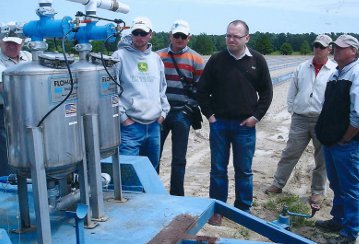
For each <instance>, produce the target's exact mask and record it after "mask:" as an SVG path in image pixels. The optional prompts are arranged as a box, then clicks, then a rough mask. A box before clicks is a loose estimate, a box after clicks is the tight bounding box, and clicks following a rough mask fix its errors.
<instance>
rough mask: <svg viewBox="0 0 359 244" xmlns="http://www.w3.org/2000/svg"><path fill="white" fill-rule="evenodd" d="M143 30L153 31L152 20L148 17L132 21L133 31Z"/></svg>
mask: <svg viewBox="0 0 359 244" xmlns="http://www.w3.org/2000/svg"><path fill="white" fill-rule="evenodd" d="M134 30H143V31H144V32H150V31H151V30H152V23H151V20H150V19H149V18H147V17H137V18H135V19H134V20H133V21H132V26H131V31H134Z"/></svg>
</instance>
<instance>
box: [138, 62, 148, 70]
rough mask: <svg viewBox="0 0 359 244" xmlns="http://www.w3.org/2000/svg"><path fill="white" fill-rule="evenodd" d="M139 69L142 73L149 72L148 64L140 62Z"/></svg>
mask: <svg viewBox="0 0 359 244" xmlns="http://www.w3.org/2000/svg"><path fill="white" fill-rule="evenodd" d="M137 68H138V70H139V71H141V72H146V71H147V70H148V65H147V63H142V62H140V63H138V64H137Z"/></svg>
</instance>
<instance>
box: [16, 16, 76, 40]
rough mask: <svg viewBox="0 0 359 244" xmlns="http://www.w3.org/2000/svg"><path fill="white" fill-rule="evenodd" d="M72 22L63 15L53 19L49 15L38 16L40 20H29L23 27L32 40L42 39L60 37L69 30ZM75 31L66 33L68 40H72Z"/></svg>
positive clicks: (72, 25)
mask: <svg viewBox="0 0 359 244" xmlns="http://www.w3.org/2000/svg"><path fill="white" fill-rule="evenodd" d="M73 27H74V24H73V23H72V22H71V18H70V17H67V16H66V17H63V18H62V19H60V20H55V19H53V18H52V17H51V16H40V20H36V21H30V22H28V23H26V24H25V25H24V27H23V32H24V35H25V36H26V37H30V38H31V40H32V41H43V40H44V38H62V37H63V36H65V34H67V33H68V32H69V31H70V30H72V29H73ZM74 35H75V33H73V32H70V33H69V34H68V35H67V39H68V40H72V39H73V37H74Z"/></svg>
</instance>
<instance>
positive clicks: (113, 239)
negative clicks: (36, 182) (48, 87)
mask: <svg viewBox="0 0 359 244" xmlns="http://www.w3.org/2000/svg"><path fill="white" fill-rule="evenodd" d="M105 161H106V162H103V166H105V168H106V166H109V164H110V162H108V161H109V160H108V159H107V160H105ZM120 162H121V168H122V167H123V166H124V165H130V166H131V167H133V170H135V172H134V173H135V174H137V176H136V177H137V180H138V181H133V182H135V183H136V184H138V182H140V183H143V184H144V186H142V189H144V191H141V192H138V191H137V192H124V197H125V198H126V199H127V201H126V202H124V203H120V202H118V201H114V200H113V191H111V190H108V191H105V192H104V198H105V201H104V205H105V206H104V209H105V214H106V216H108V217H109V219H108V220H107V221H106V222H101V223H100V224H99V225H98V226H97V227H96V228H94V229H85V230H84V241H85V243H87V244H92V243H96V244H97V243H125V244H126V243H148V242H149V241H151V240H152V239H153V238H154V237H156V235H158V234H159V233H160V232H161V231H162V230H165V229H166V227H167V226H168V225H169V224H170V223H171V222H172V221H174V220H175V219H176V218H178V217H179V216H183V215H186V216H191V217H192V218H191V220H193V223H192V225H190V227H189V229H188V230H187V231H186V232H185V233H186V234H188V235H193V236H195V235H196V233H197V232H198V231H199V230H200V229H202V228H203V226H204V225H205V224H206V223H207V221H208V219H209V218H210V217H211V216H212V215H213V213H220V214H222V215H223V216H224V217H226V218H228V219H230V220H232V221H235V222H237V223H239V224H240V225H242V226H244V227H247V228H248V229H251V230H253V231H256V232H258V233H259V234H261V235H263V236H265V237H267V238H269V239H270V240H271V241H274V242H281V243H313V242H311V241H310V240H307V239H305V238H303V237H300V236H298V235H296V234H294V233H292V232H289V231H286V230H283V229H281V228H279V227H277V226H274V225H273V224H271V223H269V222H267V221H265V220H262V219H259V218H257V217H255V216H253V215H251V214H248V213H245V212H243V211H241V210H238V209H236V208H234V207H232V206H229V205H227V204H225V203H222V202H219V201H217V200H213V199H208V198H195V197H178V196H170V195H169V194H167V193H164V190H163V189H164V187H163V185H162V187H161V189H162V190H161V189H157V190H154V191H152V192H151V189H150V188H151V185H152V186H153V185H154V186H155V187H154V188H158V186H156V185H158V184H159V183H158V182H159V177H158V176H156V175H155V176H156V177H155V176H153V172H154V169H153V168H152V165H151V163H150V162H149V160H148V159H147V158H146V157H131V156H121V157H120ZM110 168H111V167H110ZM154 174H155V173H154ZM146 175H147V176H146ZM152 180H153V182H151V181H152ZM129 182H131V181H128V182H127V183H129ZM153 183H154V184H153ZM28 187H29V205H30V213H31V216H30V217H31V222H32V223H35V215H34V211H33V209H34V207H33V197H32V190H31V185H29V186H28ZM149 192H151V193H149ZM0 203H1V204H0V215H1V216H2V217H1V218H0V228H4V229H7V230H9V229H16V228H18V225H19V219H18V217H17V216H18V212H19V210H18V203H17V195H16V186H14V185H9V184H0ZM3 216H5V217H3ZM50 219H51V231H52V233H51V236H52V242H53V243H74V242H75V240H76V235H75V231H74V225H73V221H71V220H70V219H69V218H68V216H67V215H66V213H65V212H61V211H52V212H51V214H50ZM183 231H185V230H183ZM9 237H10V239H11V241H12V242H13V243H14V244H17V243H36V240H37V236H36V232H29V233H23V234H21V236H19V235H18V234H14V233H9ZM194 238H195V237H194ZM186 239H190V238H187V237H186ZM179 241H180V243H181V240H179ZM191 241H192V240H183V242H182V243H191ZM218 243H260V242H253V241H244V240H234V239H219V241H218Z"/></svg>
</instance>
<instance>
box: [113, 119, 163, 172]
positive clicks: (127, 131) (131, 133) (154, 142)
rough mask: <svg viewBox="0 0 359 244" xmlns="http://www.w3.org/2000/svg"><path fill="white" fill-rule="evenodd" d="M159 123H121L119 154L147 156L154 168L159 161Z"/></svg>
mask: <svg viewBox="0 0 359 244" xmlns="http://www.w3.org/2000/svg"><path fill="white" fill-rule="evenodd" d="M160 133H161V132H160V124H159V123H158V122H157V121H155V122H152V123H151V124H140V123H137V122H135V123H133V124H131V125H127V126H124V125H121V145H120V154H121V155H131V156H138V155H139V156H147V157H148V159H149V160H150V162H151V163H152V165H153V167H154V168H155V169H156V168H157V166H158V164H159V161H160V136H161V135H160Z"/></svg>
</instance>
